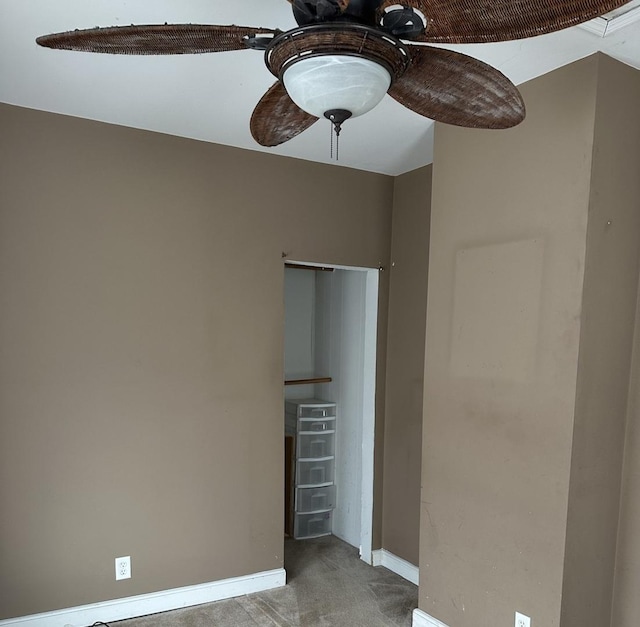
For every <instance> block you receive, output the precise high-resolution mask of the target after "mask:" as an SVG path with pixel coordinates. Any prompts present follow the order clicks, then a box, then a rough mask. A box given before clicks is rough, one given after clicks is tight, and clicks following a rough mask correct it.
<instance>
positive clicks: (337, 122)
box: [324, 109, 351, 161]
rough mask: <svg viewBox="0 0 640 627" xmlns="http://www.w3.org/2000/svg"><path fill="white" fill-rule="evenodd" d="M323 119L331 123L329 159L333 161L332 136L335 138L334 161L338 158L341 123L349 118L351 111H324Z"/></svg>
mask: <svg viewBox="0 0 640 627" xmlns="http://www.w3.org/2000/svg"><path fill="white" fill-rule="evenodd" d="M324 117H325V118H327V120H329V122H331V158H332V159H333V135H334V134H335V136H336V161H338V160H339V158H340V131H341V130H342V123H343V122H344V121H345V120H348V119H349V118H350V117H351V111H347V110H345V109H331V110H330V111H325V114H324Z"/></svg>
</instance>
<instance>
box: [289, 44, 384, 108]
mask: <svg viewBox="0 0 640 627" xmlns="http://www.w3.org/2000/svg"><path fill="white" fill-rule="evenodd" d="M282 80H283V82H284V86H285V89H286V90H287V92H288V94H289V96H290V97H291V99H292V100H293V101H294V102H295V103H296V104H297V105H298V106H299V107H300V108H301V109H302V110H303V111H306V112H307V113H310V114H311V115H315V116H316V117H318V118H322V117H324V114H325V112H326V111H331V110H335V109H344V110H345V111H350V112H351V117H354V118H355V117H357V116H359V115H362V114H363V113H367V111H371V109H373V108H374V107H375V106H376V105H377V104H378V103H379V102H380V101H381V100H382V98H383V97H384V95H385V94H386V93H387V90H388V89H389V87H390V85H391V75H390V74H389V72H388V71H387V70H386V69H385V68H384V67H382V66H381V65H380V64H379V63H376V62H375V61H370V60H369V59H363V58H361V57H353V56H349V55H322V56H317V57H309V58H306V59H305V58H303V59H301V60H299V61H296V62H295V63H293V64H292V65H291V66H290V67H288V68H287V69H286V70H285V72H284V76H283V77H282Z"/></svg>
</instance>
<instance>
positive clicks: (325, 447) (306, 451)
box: [297, 431, 335, 459]
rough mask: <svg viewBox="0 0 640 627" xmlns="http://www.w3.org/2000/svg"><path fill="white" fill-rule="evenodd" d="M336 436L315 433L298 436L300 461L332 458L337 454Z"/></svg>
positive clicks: (320, 432)
mask: <svg viewBox="0 0 640 627" xmlns="http://www.w3.org/2000/svg"><path fill="white" fill-rule="evenodd" d="M334 443H335V434H334V433H323V432H322V431H318V432H314V433H299V434H298V455H297V457H298V459H304V458H318V457H330V456H331V455H334V453H335V444H334Z"/></svg>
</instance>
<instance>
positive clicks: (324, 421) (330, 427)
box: [298, 416, 336, 431]
mask: <svg viewBox="0 0 640 627" xmlns="http://www.w3.org/2000/svg"><path fill="white" fill-rule="evenodd" d="M335 428H336V419H335V416H334V417H333V418H300V419H298V431H334V430H335Z"/></svg>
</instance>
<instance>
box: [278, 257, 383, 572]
mask: <svg viewBox="0 0 640 627" xmlns="http://www.w3.org/2000/svg"><path fill="white" fill-rule="evenodd" d="M286 263H288V264H292V265H304V266H312V267H317V268H333V269H335V270H353V271H359V272H366V273H367V274H366V291H365V319H364V376H363V383H362V509H361V513H360V559H362V560H363V561H364V562H366V563H367V564H371V563H372V548H373V547H372V542H373V494H374V452H375V425H376V370H377V346H378V293H379V282H380V270H379V269H378V268H364V267H360V266H342V265H336V264H330V263H317V262H310V261H292V260H290V259H286Z"/></svg>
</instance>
